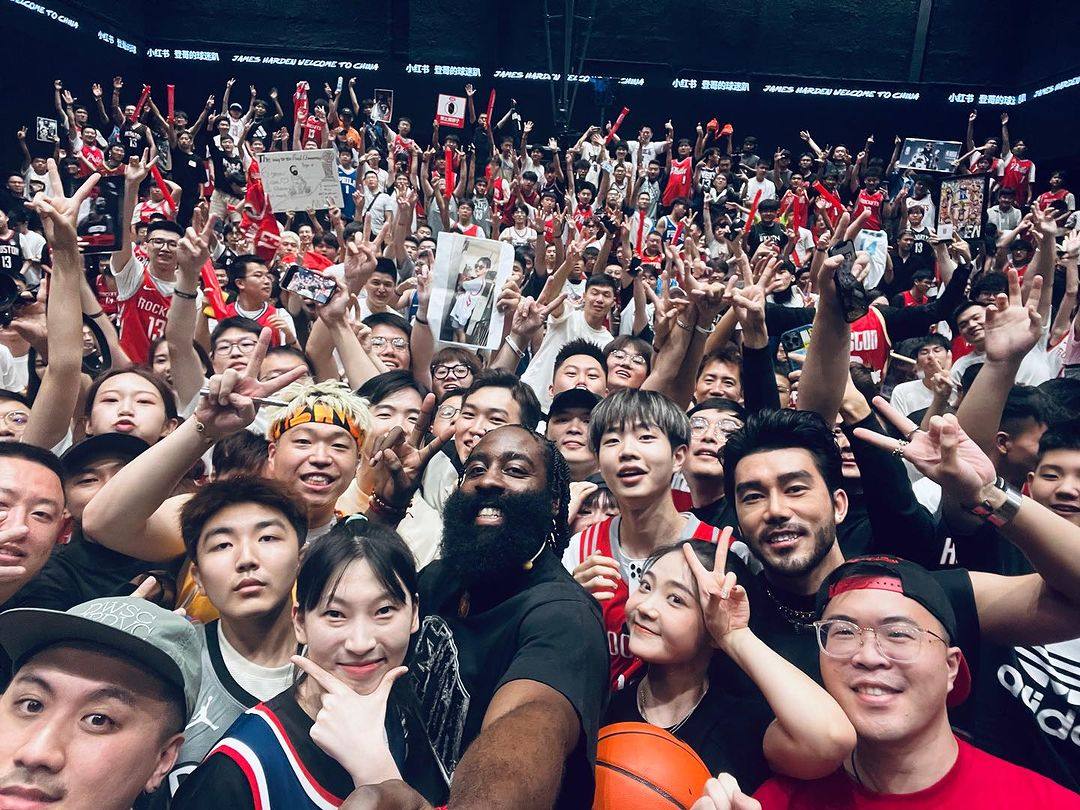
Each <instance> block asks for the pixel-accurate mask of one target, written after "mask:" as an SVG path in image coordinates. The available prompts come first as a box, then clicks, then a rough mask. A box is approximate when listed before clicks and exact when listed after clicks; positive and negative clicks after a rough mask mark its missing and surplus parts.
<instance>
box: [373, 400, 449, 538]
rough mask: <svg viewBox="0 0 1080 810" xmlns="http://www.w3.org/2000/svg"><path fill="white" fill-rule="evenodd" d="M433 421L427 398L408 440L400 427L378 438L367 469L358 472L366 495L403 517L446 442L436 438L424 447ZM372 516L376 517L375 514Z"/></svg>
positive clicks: (429, 402)
mask: <svg viewBox="0 0 1080 810" xmlns="http://www.w3.org/2000/svg"><path fill="white" fill-rule="evenodd" d="M434 417H435V395H434V394H428V395H427V396H426V397H424V403H423V405H421V407H420V416H419V418H418V419H417V420H416V423H415V424H414V425H413V427H412V430H411V431H409V434H408V436H406V435H405V431H403V430H402V429H401V428H400V427H395V428H393V429H392V430H390V431H389V432H388V433H386V434H385V435H383V436H382V437H380V438H379V439H378V441H376V442H375V446H374V448H373V449H372V453H371V461H370V462H369V463H370V468H369V469H368V470H365V471H360V472H358V474H363V475H364V478H365V480H366V481H367V482H368V483H369V485H370V487H371V488H370V489H369V490H368V491H369V492H370V493H371V494H372V497H373V498H378V499H379V500H380V501H382V503H384V504H386V505H387V506H389V507H390V508H391V509H394V510H397V511H399V512H400V513H401V514H402V515H404V512H405V509H406V508H408V505H409V501H411V500H412V497H413V494H414V493H415V492H416V490H417V488H418V487H419V486H420V480H421V478H422V477H423V474H424V469H425V468H426V467H427V465H428V462H429V461H431V459H432V457H433V456H434V455H435V454H436V453H437V452H439V450H440V449H441V448H442V446H443V444H444V443H445V441H446V438H445V437H439V436H436V437H435V438H434V439H432V440H431V441H430V442H428V443H427V444H424V436H426V435H427V432H428V428H430V427H431V422H432V420H433V419H434ZM373 516H374V517H378V510H375V514H374V515H373Z"/></svg>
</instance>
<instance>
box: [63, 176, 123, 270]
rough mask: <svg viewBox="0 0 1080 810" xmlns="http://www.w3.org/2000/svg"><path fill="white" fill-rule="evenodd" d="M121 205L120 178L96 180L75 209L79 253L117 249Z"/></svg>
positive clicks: (118, 246)
mask: <svg viewBox="0 0 1080 810" xmlns="http://www.w3.org/2000/svg"><path fill="white" fill-rule="evenodd" d="M123 203H124V177H123V175H113V176H110V177H102V178H101V179H100V180H98V183H97V185H96V186H94V190H93V191H92V192H91V194H90V196H89V197H88V198H87V199H86V200H85V201H84V202H83V204H82V207H80V208H79V220H78V222H77V223H76V225H75V233H76V234H77V239H78V244H79V250H80V251H81V252H82V253H85V254H88V255H92V254H95V253H115V252H116V251H118V250H119V249H120V210H121V208H122V206H123Z"/></svg>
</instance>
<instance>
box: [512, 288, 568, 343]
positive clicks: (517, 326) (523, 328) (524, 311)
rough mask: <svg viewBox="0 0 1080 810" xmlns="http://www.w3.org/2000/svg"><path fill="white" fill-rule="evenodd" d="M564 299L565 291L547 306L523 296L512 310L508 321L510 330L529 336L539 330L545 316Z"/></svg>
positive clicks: (560, 304)
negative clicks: (512, 313) (512, 312)
mask: <svg viewBox="0 0 1080 810" xmlns="http://www.w3.org/2000/svg"><path fill="white" fill-rule="evenodd" d="M565 300H566V293H562V294H561V295H559V296H558V297H557V298H556V299H555V300H554V301H552V302H551V303H550V304H548V305H547V306H544V305H543V304H540V303H539V302H537V301H534V300H533V299H532V298H523V299H521V302H520V303H519V304H518V306H517V309H516V310H514V317H513V319H512V320H511V322H510V331H511V332H513V333H514V334H515V335H522V336H529V337H531V336H532V335H535V334H536V333H537V332H539V331H540V327H541V326H543V325H544V324H545V323H546V322H547V317H548V315H550V314H551V313H552V312H554V311H555V310H556V309H558V308H559V307H560V306H562V303H563V301H565Z"/></svg>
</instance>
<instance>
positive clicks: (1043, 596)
mask: <svg viewBox="0 0 1080 810" xmlns="http://www.w3.org/2000/svg"><path fill="white" fill-rule="evenodd" d="M979 376H980V377H981V376H982V374H981V373H980V375H979ZM874 405H875V407H877V408H878V410H879V411H880V412H881V413H882V414H883V415H884V416H885V417H886V418H887V419H888V420H889V421H890V422H891V423H892V424H893V427H895V428H896V430H897V431H898V432H899V433H900V434H901V435H905V436H909V437H910V441H905V442H904V443H902V444H901V443H900V442H899V441H898V440H896V439H893V438H888V437H885V436H882V435H879V434H873V433H871V432H870V431H863V430H861V429H857V430H856V435H857V436H859V438H861V439H863V440H865V441H868V442H870V443H871V444H875V445H876V446H878V447H881V448H882V449H884V450H889V451H892V452H894V453H897V454H899V455H901V456H902V457H903V458H904V459H906V460H907V461H909V462H911V463H912V464H913V465H914V466H915V467H916V469H918V471H919V472H921V473H922V474H923V475H925V476H926V477H927V478H929V479H931V480H932V481H935V482H936V483H938V484H940V485H941V488H942V492H943V494H944V495H945V496H947V497H949V498H950V499H952V500H953V501H955V502H956V503H958V504H959V505H960V506H962V507H964V508H965V509H969V510H970V509H972V508H974V507H975V506H977V505H983V504H986V505H989V507H990V508H991V509H994V510H997V509H1000V508H1001V507H1002V506H1003V505H1004V503H1005V500H1006V497H1008V496H1007V495H1006V493H1005V492H1004V491H1002V490H1001V489H999V488H998V487H997V486H996V484H995V479H996V475H997V473H996V471H995V470H994V465H993V464H992V463H991V462H990V459H988V458H987V457H986V455H985V454H984V453H983V452H982V451H981V450H979V448H978V447H977V446H975V443H974V442H972V441H971V439H970V438H968V437H967V436H966V435H965V433H964V431H963V430H962V429H961V428H960V425H959V424H958V423H957V421H956V418H955V417H953V416H952V415H946V416H942V417H938V418H937V419H936V420H935V422H934V424H933V425H931V429H930V431H929V432H928V433H927V432H923V431H921V430H916V427H917V426H916V425H915V424H914V423H913V422H912V421H911V420H910V419H907V417H905V416H903V415H902V414H900V413H899V412H898V411H896V409H895V408H893V407H892V406H891V405H889V404H888V403H887V402H885V400H883V399H882V398H881V397H876V398H875V400H874ZM1017 496H1019V508H1018V510H1017V512H1016V515H1015V516H1014V517H1013V518H1012V519H1011V520H1008V521H1006V522H1005V523H1004V524H1003V525H1001V526H999V527H997V531H998V533H999V534H1000V535H1001V536H1003V537H1004V538H1006V539H1007V540H1008V541H1009V542H1011V543H1012V544H1013V545H1015V546H1016V547H1017V548H1018V549H1019V550H1020V551H1021V552H1022V553H1023V554H1024V556H1025V557H1026V558H1027V559H1028V561H1029V562H1030V563H1031V566H1032V568H1034V569H1035V571H1036V573H1034V574H1029V575H1026V576H1013V577H1007V576H999V575H997V574H990V573H982V572H975V571H972V572H971V573H970V577H971V585H972V590H973V591H974V595H975V605H976V608H977V610H978V614H979V628H980V632H981V634H982V636H983V637H985V638H987V639H990V640H992V641H993V642H994V643H997V644H1008V645H1014V644H1047V643H1050V642H1053V641H1064V640H1066V639H1070V638H1073V637H1075V636H1076V626H1077V622H1078V621H1080V526H1076V525H1074V524H1073V523H1071V522H1070V521H1068V520H1066V519H1065V518H1063V517H1061V516H1060V515H1057V514H1055V513H1054V512H1052V511H1050V510H1049V509H1047V508H1046V507H1045V506H1042V505H1041V504H1039V503H1038V502H1036V501H1034V500H1032V499H1031V498H1028V497H1026V496H1021V495H1019V493H1016V494H1015V495H1013V496H1012V497H1017Z"/></svg>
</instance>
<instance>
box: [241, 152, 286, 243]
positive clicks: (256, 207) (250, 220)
mask: <svg viewBox="0 0 1080 810" xmlns="http://www.w3.org/2000/svg"><path fill="white" fill-rule="evenodd" d="M243 211H244V212H243V214H242V215H241V217H240V229H241V230H242V231H243V233H244V235H245V236H246V237H247V238H248V240H250V242H251V245H252V249H253V250H254V251H255V255H256V256H258V257H259V258H260V259H262V260H263V261H265V262H269V261H273V259H274V256H276V255H277V251H278V246H279V245H280V244H281V226H280V225H279V224H278V221H277V220H276V219H274V212H273V210H272V209H271V207H270V200H269V199H268V198H267V196H266V190H265V189H264V188H263V184H262V177H261V176H260V175H259V163H258V161H254V160H253V161H251V166H250V167H248V176H247V193H246V194H245V196H244V208H243Z"/></svg>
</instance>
